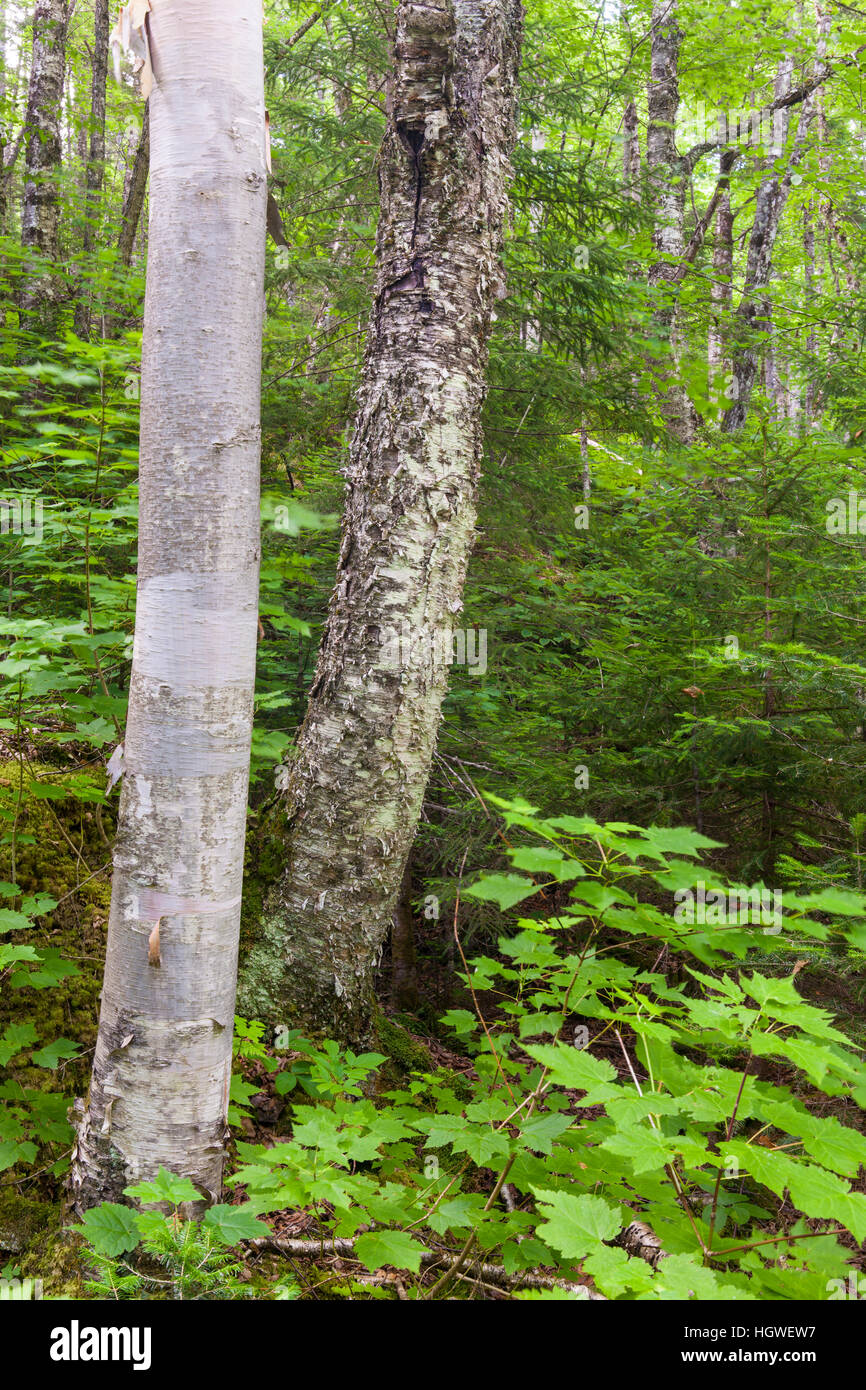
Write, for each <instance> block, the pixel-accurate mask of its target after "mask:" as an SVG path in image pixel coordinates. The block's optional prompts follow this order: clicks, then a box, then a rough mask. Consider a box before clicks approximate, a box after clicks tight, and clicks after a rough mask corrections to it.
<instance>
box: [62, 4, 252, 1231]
mask: <svg viewBox="0 0 866 1390" xmlns="http://www.w3.org/2000/svg"><path fill="white" fill-rule="evenodd" d="M149 26H150V36H151V44H152V54H153V63H154V74H155V86H154V89H153V94H152V96H151V113H150V115H151V136H152V156H153V157H152V169H151V178H152V198H151V217H150V230H149V253H150V258H149V264H148V273H147V297H146V301H145V326H144V343H143V353H142V413H141V481H140V523H139V560H138V604H137V611H136V624H135V650H134V656H133V667H132V678H131V687H130V703H129V716H128V722H127V729H126V742H125V773H124V779H123V791H122V797H121V805H120V819H119V825H118V835H117V845H116V848H115V853H114V880H113V884H112V894H111V916H110V922H109V935H108V949H107V956H106V964H105V980H104V984H103V991H102V1007H101V1011H100V1019H99V1034H98V1038H97V1044H96V1054H95V1057H94V1063H93V1075H92V1080H91V1087H90V1097H89V1108H88V1110H87V1112H86V1113H85V1114H84V1115H83V1116H82V1117H81V1120H80V1124H79V1129H78V1142H77V1149H76V1154H75V1158H74V1162H73V1170H72V1179H73V1185H74V1189H75V1192H76V1202H77V1206H78V1207H79V1209H81V1208H83V1207H86V1206H88V1205H92V1204H93V1203H94V1202H97V1201H99V1200H100V1199H103V1198H106V1197H111V1198H113V1199H114V1200H117V1199H118V1198H119V1196H120V1193H121V1191H122V1189H123V1186H124V1185H125V1184H126V1183H129V1182H130V1181H132V1180H134V1179H136V1178H139V1177H141V1176H144V1177H147V1176H150V1175H153V1174H155V1172H156V1171H157V1169H158V1167H159V1166H160V1165H164V1166H165V1167H166V1168H168V1169H170V1170H171V1171H173V1172H176V1173H182V1174H184V1175H186V1176H188V1177H190V1178H191V1179H192V1180H193V1181H194V1182H195V1183H196V1184H197V1186H198V1188H199V1190H200V1191H201V1192H202V1193H203V1194H204V1195H205V1196H213V1195H214V1194H215V1193H217V1192H218V1191H219V1187H220V1181H221V1173H222V1162H223V1139H224V1131H225V1119H226V1108H227V1103H228V1090H229V1076H230V1071H231V1051H232V1024H233V1014H234V997H235V984H236V973H237V944H238V930H239V920H240V895H241V878H242V870H243V853H244V830H245V819H246V810H247V783H248V774H249V758H250V736H251V726H252V705H253V680H254V673H255V650H256V631H257V613H258V568H259V481H258V464H259V429H260V426H259V397H260V356H261V315H262V299H263V277H264V243H265V198H266V171H265V151H264V92H263V68H262V8H261V0H231V3H225V0H221V2H220V3H217V0H152V9H151V13H150V16H149Z"/></svg>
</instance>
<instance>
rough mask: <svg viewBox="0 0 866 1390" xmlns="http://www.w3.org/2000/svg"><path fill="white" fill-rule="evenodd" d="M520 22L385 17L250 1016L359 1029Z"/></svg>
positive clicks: (475, 0) (505, 10) (451, 539)
mask: <svg viewBox="0 0 866 1390" xmlns="http://www.w3.org/2000/svg"><path fill="white" fill-rule="evenodd" d="M521 29H522V12H521V7H520V3H519V0H436V3H425V4H418V3H411V2H410V0H402V3H401V4H400V6H399V8H398V11H397V31H396V40H395V65H394V72H393V78H392V82H391V87H390V93H389V100H388V121H387V129H386V135H385V142H384V146H383V148H382V151H381V156H380V161H379V181H380V197H381V214H380V220H379V231H378V239H377V266H378V268H377V280H376V287H375V299H374V305H373V312H372V316H371V321H370V326H369V333H368V340H367V347H366V355H365V362H364V371H363V379H362V385H361V389H360V395H359V405H358V415H357V419H356V424H355V430H354V436H353V440H352V445H351V452H350V457H349V463H348V467H347V469H346V476H347V494H346V504H345V513H344V520H343V534H342V544H341V549H340V556H339V561H338V568H337V583H336V587H335V589H334V592H333V595H332V597H331V604H330V611H329V615H328V622H327V627H326V631H325V635H324V638H323V642H322V649H321V652H320V654H319V662H318V666H317V670H316V676H315V680H314V682H313V685H312V688H311V692H310V703H309V707H308V710H307V715H306V719H305V721H304V724H303V727H302V729H301V731H300V734H299V738H298V743H297V750H296V757H295V760H294V762H293V765H292V769H291V773H290V777H289V780H288V787H287V792H286V797H287V812H288V823H289V832H288V841H287V864H286V870H285V873H284V875H283V877H282V879H281V881H280V882H279V883H278V884H277V885H276V886H275V888H274V890H273V891H272V892H271V894H270V896H269V899H268V900H267V902H266V906H265V912H264V915H263V922H262V928H261V935H260V938H259V940H258V942H257V944H256V945H255V946H254V948H253V950H252V952H251V955H250V959H249V962H248V964H247V968H246V970H245V972H244V973H243V975H242V986H241V996H240V997H241V1008H242V1011H243V1012H245V1013H247V1014H249V1015H251V1016H257V1017H261V1018H266V1019H268V1020H269V1021H274V1022H286V1023H288V1022H291V1023H292V1024H293V1025H297V1026H302V1027H304V1028H306V1029H308V1030H311V1031H314V1032H318V1033H326V1034H331V1035H333V1036H336V1037H339V1038H343V1039H347V1040H349V1039H351V1040H356V1039H359V1038H363V1037H364V1036H365V1035H366V1033H367V1030H368V1027H369V1019H370V1012H371V1005H372V996H373V978H374V972H375V970H376V967H377V965H378V962H379V959H380V955H381V951H382V946H383V942H384V940H385V937H386V934H387V932H388V929H389V926H390V920H391V913H392V910H393V904H394V899H395V896H396V894H397V891H398V889H399V887H400V882H401V879H402V875H403V867H404V864H405V861H406V856H407V854H408V851H409V847H410V845H411V842H412V838H413V836H414V834H415V829H416V826H417V823H418V819H419V816H420V810H421V801H422V797H423V793H424V787H425V785H426V782H427V777H428V773H429V768H430V762H431V758H432V754H433V748H434V745H435V741H436V733H437V728H438V723H439V717H440V708H441V704H442V699H443V696H444V694H445V689H446V686H447V679H448V666H447V665H446V664H445V663H444V662H442V661H439V660H433V661H429V662H428V661H426V660H425V659H423V653H424V652H426V653H428V654H429V652H430V650H431V644H433V643H434V642H435V640H436V639H437V637H438V638H441V637H442V635H443V633H445V632H447V631H448V630H450V629H451V627H452V626H453V625H454V624H455V622H456V621H457V615H458V614H459V612H460V609H461V606H462V598H461V595H462V591H463V583H464V578H465V574H466V566H467V561H468V557H469V552H470V548H471V546H472V540H473V531H474V524H475V493H476V487H477V483H478V475H479V467H480V461H481V447H482V438H481V406H482V401H483V397H484V392H485V376H486V366H487V338H488V331H489V327H490V320H491V313H492V309H493V305H494V301H495V299H496V298H497V296H498V295H499V294H500V293H501V288H500V286H501V275H502V272H501V244H502V229H503V217H504V213H505V208H506V197H507V192H506V189H507V177H508V173H509V152H510V150H511V148H512V145H513V141H514V137H515V96H516V77H517V65H518V56H519V44H520V37H521ZM395 634H396V635H397V638H398V646H399V648H401V650H399V651H397V652H395V649H394V640H393V639H394V635H395ZM410 647H411V648H412V650H411V651H407V649H408V648H410ZM407 657H408V659H407Z"/></svg>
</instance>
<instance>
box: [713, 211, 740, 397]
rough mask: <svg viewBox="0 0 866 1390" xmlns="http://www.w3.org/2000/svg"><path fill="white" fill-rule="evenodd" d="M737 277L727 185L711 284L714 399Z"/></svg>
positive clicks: (722, 368) (718, 217)
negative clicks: (735, 275)
mask: <svg viewBox="0 0 866 1390" xmlns="http://www.w3.org/2000/svg"><path fill="white" fill-rule="evenodd" d="M733 278H734V215H733V213H732V211H731V196H730V192H729V190H728V188H727V187H725V189H724V191H723V192H722V193H721V194H720V195H719V201H718V207H717V211H716V235H715V242H714V245H713V283H712V285H711V287H710V300H711V304H712V308H711V311H710V328H709V334H708V341H707V363H708V367H709V386H710V394H711V397H712V399H713V400H714V401H715V400H717V399H718V395H719V385H720V382H721V381H722V379H723V378H724V376H725V339H726V336H727V335H726V325H727V320H728V315H729V314H730V312H731V303H732V300H733Z"/></svg>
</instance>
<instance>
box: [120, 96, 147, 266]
mask: <svg viewBox="0 0 866 1390" xmlns="http://www.w3.org/2000/svg"><path fill="white" fill-rule="evenodd" d="M149 167H150V101H149V100H148V101H146V102H145V104H144V114H143V116H142V124H141V135H140V137H139V141H138V148H137V149H136V151H135V161H134V163H133V166H132V175H131V177H130V180H129V189H128V190H127V194H126V198H125V199H124V202H123V212H122V213H121V217H120V236H119V237H118V239H117V256H118V260H119V261H120V263H121V265H126V266H128V265H129V263H130V261H131V260H132V248H133V246H134V245H135V234H136V232H137V231H138V224H139V221H140V220H141V210H142V208H143V207H144V194H145V190H146V188H147V171H148V169H149Z"/></svg>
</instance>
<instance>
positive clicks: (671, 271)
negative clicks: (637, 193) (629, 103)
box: [646, 0, 697, 444]
mask: <svg viewBox="0 0 866 1390" xmlns="http://www.w3.org/2000/svg"><path fill="white" fill-rule="evenodd" d="M681 43H682V33H681V31H680V28H679V26H678V24H677V9H676V0H655V3H654V5H653V14H652V45H651V50H650V77H649V83H648V87H647V97H648V106H649V120H648V125H647V149H646V154H647V178H648V182H649V187H650V191H651V196H652V203H653V247H654V249H655V251H656V253H657V255H658V260H656V261H654V262H653V263H652V265H651V266H650V268H649V272H648V275H647V283H648V284H649V287H650V289H653V290H655V291H656V304H655V308H654V311H653V330H654V333H655V336H656V337H657V338H658V339H659V342H660V345H661V350H662V351H663V352H664V350H665V346H666V349H667V351H666V354H665V357H664V358H662V359H661V360H660V361H658V362H656V363H655V364H654V375H655V378H656V383H657V388H656V389H657V392H658V401H659V409H660V412H661V415H662V418H663V419H664V421H665V424H666V425H667V427H668V430H669V431H670V433H671V435H672V437H673V438H674V439H677V440H679V441H680V442H681V443H684V444H686V443H688V442H689V441H690V440H691V439H692V438H693V436H694V430H695V425H696V423H697V417H696V414H695V410H694V407H693V406H692V404H691V402H690V400H689V398H688V396H687V394H686V391H685V389H684V387H683V385H682V383H681V382H680V381H678V380H677V374H678V370H679V358H680V350H681V340H680V332H679V327H678V323H677V287H678V283H679V278H680V276H679V270H680V263H681V260H682V257H683V253H684V251H685V243H684V235H683V224H684V205H685V191H686V184H687V181H688V174H689V173H690V165H689V161H688V160H687V159H685V158H681V157H680V156H679V155H678V154H677V145H676V123H677V109H678V107H679V104H680V91H679V57H680V44H681Z"/></svg>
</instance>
